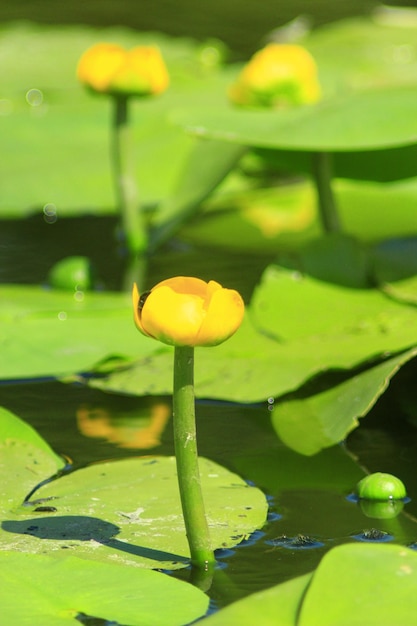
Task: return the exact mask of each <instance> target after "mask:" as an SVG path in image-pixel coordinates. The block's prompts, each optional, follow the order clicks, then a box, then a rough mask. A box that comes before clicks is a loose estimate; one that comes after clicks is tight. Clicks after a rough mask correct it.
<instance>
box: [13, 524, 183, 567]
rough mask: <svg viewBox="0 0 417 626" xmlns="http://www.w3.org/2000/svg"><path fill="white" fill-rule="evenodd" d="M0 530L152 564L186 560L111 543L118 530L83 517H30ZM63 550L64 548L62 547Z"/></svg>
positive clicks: (141, 548)
mask: <svg viewBox="0 0 417 626" xmlns="http://www.w3.org/2000/svg"><path fill="white" fill-rule="evenodd" d="M1 527H2V529H3V530H5V531H6V532H10V533H17V534H19V535H31V536H32V537H38V538H39V539H50V540H55V541H63V542H68V541H96V542H97V543H100V544H102V545H103V546H106V547H108V548H113V549H115V550H120V551H122V552H127V553H128V554H132V555H135V556H138V557H142V558H147V559H153V560H155V561H175V562H181V563H188V562H189V559H187V558H185V557H183V556H179V555H178V554H172V553H171V552H164V551H162V550H154V549H152V548H146V547H144V546H136V545H132V544H129V543H127V542H125V541H120V540H118V539H115V536H116V535H118V534H119V532H120V529H119V527H118V526H116V525H115V524H111V523H110V522H106V521H104V520H101V519H99V518H96V517H88V516H86V515H61V516H55V517H33V518H31V519H27V520H24V521H23V520H22V521H19V520H5V521H3V522H2V524H1ZM63 547H64V546H63Z"/></svg>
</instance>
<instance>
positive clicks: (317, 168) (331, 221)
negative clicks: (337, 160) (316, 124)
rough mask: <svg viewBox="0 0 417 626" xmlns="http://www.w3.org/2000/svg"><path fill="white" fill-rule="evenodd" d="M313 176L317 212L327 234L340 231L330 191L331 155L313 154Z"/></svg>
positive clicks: (337, 215) (323, 153) (325, 153)
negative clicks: (316, 196)
mask: <svg viewBox="0 0 417 626" xmlns="http://www.w3.org/2000/svg"><path fill="white" fill-rule="evenodd" d="M313 176H314V179H315V183H316V189H317V195H318V201H319V211H320V216H321V221H322V225H323V228H324V230H325V231H326V232H327V233H335V232H340V231H341V230H342V227H341V223H340V218H339V214H338V212H337V208H336V202H335V199H334V195H333V190H332V184H331V183H332V155H331V154H329V153H328V152H314V153H313Z"/></svg>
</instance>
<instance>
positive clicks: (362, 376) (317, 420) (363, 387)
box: [272, 349, 417, 454]
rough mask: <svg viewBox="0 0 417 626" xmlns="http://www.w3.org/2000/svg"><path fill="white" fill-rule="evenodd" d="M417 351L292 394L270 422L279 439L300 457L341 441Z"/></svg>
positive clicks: (410, 351) (278, 404) (279, 407)
mask: <svg viewBox="0 0 417 626" xmlns="http://www.w3.org/2000/svg"><path fill="white" fill-rule="evenodd" d="M416 354H417V349H413V350H409V351H407V352H404V353H402V354H400V355H399V356H396V357H394V358H392V359H388V360H387V361H384V362H383V363H380V364H379V365H376V366H374V367H371V368H369V369H367V370H365V371H364V372H361V373H358V374H356V375H353V376H352V377H351V378H348V379H347V380H345V381H343V382H341V383H339V384H336V385H334V386H332V387H330V388H326V389H325V390H320V388H319V389H315V388H314V385H313V388H312V390H311V392H310V393H309V394H308V395H306V394H305V393H302V394H299V395H297V394H294V395H293V396H291V397H289V398H288V399H284V400H282V401H280V402H278V403H276V404H275V407H274V412H273V415H272V423H273V425H274V428H275V429H276V431H277V433H278V435H279V436H280V437H281V439H282V440H283V441H284V442H285V443H286V444H287V445H288V446H290V447H291V448H292V449H293V450H297V452H300V453H301V454H315V453H317V452H318V451H320V450H321V449H322V448H325V447H327V446H332V445H334V444H335V443H337V442H338V441H342V440H343V439H345V437H346V436H347V435H348V433H349V432H350V431H351V430H353V429H354V428H356V427H357V426H358V424H359V422H358V419H359V418H360V417H363V416H364V415H366V414H367V413H368V411H369V410H370V408H371V407H372V406H373V405H374V404H375V402H376V401H377V400H378V398H379V397H380V396H381V394H382V393H383V392H384V391H385V389H386V388H387V386H388V384H389V381H390V379H391V378H392V377H393V376H394V375H395V374H396V373H397V372H398V370H399V368H400V367H401V366H402V365H404V363H407V361H409V360H410V359H412V358H414V357H415V356H416Z"/></svg>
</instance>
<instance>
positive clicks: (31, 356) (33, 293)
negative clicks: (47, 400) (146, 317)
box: [0, 286, 159, 379]
mask: <svg viewBox="0 0 417 626" xmlns="http://www.w3.org/2000/svg"><path fill="white" fill-rule="evenodd" d="M0 299H1V302H2V309H1V313H0V320H1V331H0V349H1V352H2V357H3V358H2V359H1V365H0V378H3V379H16V378H34V377H40V376H64V375H67V374H74V373H77V372H81V371H86V370H89V369H91V368H92V366H93V365H94V364H96V363H97V362H98V361H101V360H102V359H105V358H107V357H109V356H122V357H130V358H132V357H134V356H135V355H138V354H142V355H143V356H145V355H149V354H151V353H152V352H154V351H157V350H158V349H159V345H158V343H157V342H153V341H150V340H149V339H147V338H146V337H144V336H142V335H141V334H140V333H139V332H138V331H137V330H136V328H135V326H134V323H133V314H132V304H131V299H130V296H129V295H127V294H121V293H93V292H82V293H76V292H74V293H71V292H67V291H52V290H46V289H42V288H40V287H20V286H3V287H0Z"/></svg>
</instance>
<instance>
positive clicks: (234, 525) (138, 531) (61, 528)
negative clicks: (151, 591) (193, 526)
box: [0, 411, 268, 569]
mask: <svg viewBox="0 0 417 626" xmlns="http://www.w3.org/2000/svg"><path fill="white" fill-rule="evenodd" d="M3 414H4V415H3V419H4V424H5V425H4V426H3V427H2V433H1V434H2V436H3V439H2V441H1V442H0V445H1V450H2V459H4V460H5V462H4V463H3V464H2V465H1V468H0V469H1V473H2V476H1V485H2V486H3V487H2V489H3V494H2V499H1V502H0V513H1V516H2V518H3V522H2V528H1V530H0V550H6V551H7V550H12V549H13V550H17V551H18V552H25V553H33V554H35V553H39V554H50V555H54V556H55V557H58V558H59V557H60V555H63V554H64V553H65V554H68V553H70V552H71V553H72V554H73V555H75V556H78V557H82V558H85V559H87V560H96V561H100V562H105V563H106V562H107V563H108V562H110V563H114V562H118V563H121V564H125V565H130V566H133V567H139V568H143V567H145V568H163V569H177V568H181V567H186V566H187V565H188V564H189V550H188V542H187V538H186V534H185V528H184V521H183V517H182V512H181V503H180V496H179V491H178V484H177V475H176V465H175V458H174V457H143V458H134V459H126V460H122V461H114V462H107V463H99V464H94V465H91V466H89V467H86V468H82V469H79V470H77V471H75V472H71V473H69V474H67V475H63V476H61V477H59V478H57V479H55V480H53V481H52V482H47V483H46V484H42V485H40V486H39V488H38V489H36V491H35V492H34V494H33V495H32V497H31V498H30V499H29V500H28V501H27V502H25V504H24V505H23V506H22V502H23V500H24V499H25V498H26V496H28V495H29V493H30V492H31V491H32V490H33V489H34V487H36V486H37V485H39V484H40V483H41V482H42V481H44V480H45V479H48V478H49V477H50V476H52V475H53V474H55V473H56V471H57V469H58V468H60V467H62V462H59V459H58V458H57V457H56V455H55V454H54V453H53V452H52V450H50V449H49V447H48V446H47V444H46V442H44V441H43V440H42V438H41V437H39V435H37V434H36V433H34V432H33V431H32V429H31V428H30V427H26V425H25V424H24V423H23V422H21V421H20V420H19V419H18V418H17V417H15V416H13V415H11V414H10V413H8V412H7V411H3ZM200 471H201V478H202V488H203V492H204V498H205V501H206V504H207V510H208V511H209V513H208V522H209V528H210V536H211V540H212V542H213V547H214V548H216V549H217V548H220V547H231V546H235V545H237V544H238V543H240V542H241V541H242V540H243V539H245V538H246V537H247V536H248V535H250V533H252V532H253V531H254V530H256V529H257V528H260V527H262V525H263V524H264V522H265V519H266V513H267V508H268V505H267V501H266V499H265V496H264V495H263V494H262V493H261V491H259V490H258V489H256V488H254V487H250V486H248V485H247V483H246V482H245V481H244V480H242V479H241V478H240V477H239V476H237V475H236V474H233V473H231V472H229V471H227V470H226V469H225V468H223V467H221V466H220V465H217V464H216V463H214V462H212V461H209V460H208V459H204V458H202V459H200ZM226 494H227V496H226ZM50 507H51V508H50ZM49 508H50V510H48V509H49Z"/></svg>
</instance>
